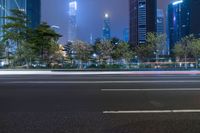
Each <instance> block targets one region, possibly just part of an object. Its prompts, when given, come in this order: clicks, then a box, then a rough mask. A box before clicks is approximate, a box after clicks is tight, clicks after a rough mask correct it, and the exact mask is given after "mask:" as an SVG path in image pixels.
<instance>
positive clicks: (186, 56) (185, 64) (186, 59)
mask: <svg viewBox="0 0 200 133" xmlns="http://www.w3.org/2000/svg"><path fill="white" fill-rule="evenodd" d="M185 69H187V56H185Z"/></svg>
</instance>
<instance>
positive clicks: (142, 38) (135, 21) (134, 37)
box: [129, 0, 157, 46]
mask: <svg viewBox="0 0 200 133" xmlns="http://www.w3.org/2000/svg"><path fill="white" fill-rule="evenodd" d="M129 6H130V8H129V10H130V43H131V45H134V46H136V45H139V44H144V43H145V42H146V35H147V33H148V32H154V33H155V32H156V29H157V28H156V18H157V17H156V14H157V13H156V10H157V0H129Z"/></svg>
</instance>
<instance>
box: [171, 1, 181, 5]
mask: <svg viewBox="0 0 200 133" xmlns="http://www.w3.org/2000/svg"><path fill="white" fill-rule="evenodd" d="M180 3H183V0H179V1H175V2H173V3H172V5H177V4H180Z"/></svg>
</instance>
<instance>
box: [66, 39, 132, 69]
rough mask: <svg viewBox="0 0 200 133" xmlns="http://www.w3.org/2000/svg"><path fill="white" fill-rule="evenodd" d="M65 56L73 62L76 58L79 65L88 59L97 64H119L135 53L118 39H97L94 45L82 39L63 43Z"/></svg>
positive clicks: (128, 59)
mask: <svg viewBox="0 0 200 133" xmlns="http://www.w3.org/2000/svg"><path fill="white" fill-rule="evenodd" d="M65 51H66V53H67V57H68V58H69V59H70V60H71V62H73V60H78V61H79V62H80V66H79V67H82V66H83V63H88V62H90V61H92V62H96V63H97V64H98V65H104V64H119V63H120V64H121V62H122V61H123V62H124V63H126V62H128V61H130V60H131V59H132V58H133V57H134V55H135V53H134V51H133V50H132V49H131V47H130V45H129V44H128V43H125V42H123V41H118V42H115V43H113V42H112V40H98V41H96V42H95V44H94V45H89V44H88V43H86V42H83V41H75V42H72V43H68V44H67V45H65Z"/></svg>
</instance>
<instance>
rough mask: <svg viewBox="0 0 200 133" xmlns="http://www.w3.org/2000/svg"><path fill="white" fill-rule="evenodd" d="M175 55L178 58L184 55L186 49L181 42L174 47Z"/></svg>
mask: <svg viewBox="0 0 200 133" xmlns="http://www.w3.org/2000/svg"><path fill="white" fill-rule="evenodd" d="M173 52H174V55H175V57H176V58H177V60H179V61H180V60H181V58H182V57H183V56H184V49H183V47H182V45H181V44H180V43H177V44H175V47H174V49H173Z"/></svg>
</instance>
